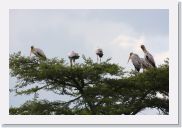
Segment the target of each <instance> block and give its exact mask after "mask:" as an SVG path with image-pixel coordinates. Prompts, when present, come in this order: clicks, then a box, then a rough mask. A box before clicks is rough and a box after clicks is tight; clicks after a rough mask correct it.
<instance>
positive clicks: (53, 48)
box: [9, 9, 169, 106]
mask: <svg viewBox="0 0 182 128" xmlns="http://www.w3.org/2000/svg"><path fill="white" fill-rule="evenodd" d="M168 18H169V14H168V10H162V9H160V10H144V9H142V10H140V9H138V10H133V9H132V10H10V20H9V21H10V54H11V53H14V52H18V51H21V53H22V54H23V55H25V56H28V55H29V54H30V46H31V45H34V47H38V48H41V49H42V50H43V51H44V52H45V54H46V56H47V57H48V58H53V57H58V58H65V60H67V62H69V61H68V57H67V54H68V53H69V52H70V51H72V50H74V51H76V52H78V53H79V54H80V55H82V54H84V55H85V56H86V57H91V58H93V59H94V61H96V55H95V49H96V48H102V49H103V51H104V56H103V60H105V59H107V58H109V57H112V60H111V62H113V63H118V64H120V65H121V66H122V67H124V68H126V69H128V70H129V69H134V67H133V65H132V64H131V62H130V63H129V64H127V60H128V57H129V53H130V52H134V53H137V54H138V55H139V56H140V57H143V52H142V50H141V48H140V45H141V44H144V45H145V46H146V48H147V49H148V51H150V53H152V55H153V56H154V59H155V61H156V64H157V65H159V64H161V63H163V61H164V59H165V58H166V57H169V37H168V36H169V19H168ZM77 62H78V63H81V62H83V60H82V58H80V59H79V60H78V61H77ZM14 85H15V80H14V79H12V78H10V87H13V86H14ZM42 94H44V92H42ZM12 95H13V94H11V95H10V105H12V106H17V105H20V104H22V103H24V102H25V100H26V99H28V97H23V96H18V97H14V96H12ZM50 95H52V94H50ZM29 98H30V97H29Z"/></svg>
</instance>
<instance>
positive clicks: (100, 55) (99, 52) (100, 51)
mask: <svg viewBox="0 0 182 128" xmlns="http://www.w3.org/2000/svg"><path fill="white" fill-rule="evenodd" d="M96 55H97V63H98V57H99V58H100V62H101V58H102V56H103V55H104V54H103V51H102V49H101V48H98V49H96Z"/></svg>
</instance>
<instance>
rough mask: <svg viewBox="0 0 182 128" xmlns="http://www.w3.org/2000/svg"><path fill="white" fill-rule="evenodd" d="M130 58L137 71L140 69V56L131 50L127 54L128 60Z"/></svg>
mask: <svg viewBox="0 0 182 128" xmlns="http://www.w3.org/2000/svg"><path fill="white" fill-rule="evenodd" d="M130 59H131V61H132V63H133V66H134V67H135V70H137V71H138V72H139V71H140V69H141V60H140V57H139V56H138V55H137V54H134V53H133V52H131V53H130V55H129V59H128V62H129V61H130Z"/></svg>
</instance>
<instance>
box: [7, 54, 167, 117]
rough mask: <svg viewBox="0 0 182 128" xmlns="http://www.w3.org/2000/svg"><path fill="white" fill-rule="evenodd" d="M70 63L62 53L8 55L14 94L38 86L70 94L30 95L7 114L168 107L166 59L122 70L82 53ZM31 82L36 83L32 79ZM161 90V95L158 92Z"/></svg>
mask: <svg viewBox="0 0 182 128" xmlns="http://www.w3.org/2000/svg"><path fill="white" fill-rule="evenodd" d="M83 59H84V63H82V64H75V65H74V66H73V67H70V66H69V64H68V63H66V62H65V61H64V59H61V60H59V59H57V58H53V59H48V60H46V61H43V60H39V59H38V58H30V57H25V56H22V55H21V53H20V52H19V53H14V54H11V55H10V59H9V60H10V66H9V67H10V75H11V76H12V77H16V78H17V80H18V81H17V83H16V85H15V86H14V88H13V89H12V90H14V91H15V92H16V94H17V95H29V94H38V93H39V91H40V90H45V91H51V92H53V93H55V94H57V95H66V96H70V98H69V100H68V101H64V100H63V99H57V100H56V101H54V102H50V101H48V100H47V99H49V97H47V99H45V100H38V99H37V98H34V99H32V100H30V101H27V102H25V103H24V104H23V105H21V106H20V107H11V108H10V114H14V115H16V114H22V115H44V114H46V115H51V114H54V115H61V114H64V115H74V114H79V115H83V114H86V115H121V114H125V115H135V114H137V113H138V112H140V111H141V110H143V109H145V108H147V107H149V108H157V109H159V110H161V111H162V112H163V114H168V113H169V100H168V92H169V66H168V61H166V63H165V64H163V65H161V66H159V67H158V68H151V69H150V70H148V71H145V72H143V73H138V74H136V73H134V74H133V73H132V74H130V75H125V74H126V72H124V69H123V68H122V67H120V66H119V65H117V64H113V63H110V62H109V60H110V59H107V60H106V61H105V62H102V63H100V64H98V63H94V62H93V61H92V60H91V59H90V58H85V57H83ZM35 84H36V85H35ZM158 94H162V95H163V97H159V96H158Z"/></svg>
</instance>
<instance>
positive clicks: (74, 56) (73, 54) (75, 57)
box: [68, 51, 80, 67]
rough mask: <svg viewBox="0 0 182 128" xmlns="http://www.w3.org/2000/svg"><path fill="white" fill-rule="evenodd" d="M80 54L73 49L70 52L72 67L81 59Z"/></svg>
mask: <svg viewBox="0 0 182 128" xmlns="http://www.w3.org/2000/svg"><path fill="white" fill-rule="evenodd" d="M79 57H80V56H79V54H78V53H76V52H74V51H72V52H70V53H68V58H69V59H70V66H71V67H72V65H73V64H75V60H76V59H79Z"/></svg>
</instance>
